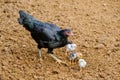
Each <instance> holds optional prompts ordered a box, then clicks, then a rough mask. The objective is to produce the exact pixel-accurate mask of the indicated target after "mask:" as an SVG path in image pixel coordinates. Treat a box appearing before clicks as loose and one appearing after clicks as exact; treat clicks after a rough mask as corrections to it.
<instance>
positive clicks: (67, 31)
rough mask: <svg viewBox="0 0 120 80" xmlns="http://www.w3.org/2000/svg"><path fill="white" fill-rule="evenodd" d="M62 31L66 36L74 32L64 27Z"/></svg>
mask: <svg viewBox="0 0 120 80" xmlns="http://www.w3.org/2000/svg"><path fill="white" fill-rule="evenodd" d="M62 33H63V35H65V36H72V35H73V33H72V31H71V30H70V29H63V30H62Z"/></svg>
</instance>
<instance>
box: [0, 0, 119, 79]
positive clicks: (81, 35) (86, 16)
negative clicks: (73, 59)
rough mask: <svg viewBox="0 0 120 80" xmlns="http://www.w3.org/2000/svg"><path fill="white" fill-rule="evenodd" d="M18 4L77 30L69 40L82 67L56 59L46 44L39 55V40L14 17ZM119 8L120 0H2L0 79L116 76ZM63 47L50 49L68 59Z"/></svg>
mask: <svg viewBox="0 0 120 80" xmlns="http://www.w3.org/2000/svg"><path fill="white" fill-rule="evenodd" d="M19 10H24V11H25V12H28V13H29V14H31V15H32V16H34V17H35V18H37V19H38V20H41V21H43V22H51V23H54V24H56V25H58V26H60V27H61V28H62V29H65V28H71V29H72V30H73V32H74V34H75V35H74V39H73V38H72V37H70V38H69V40H70V41H72V42H73V43H74V44H76V45H77V48H76V49H75V52H79V51H81V52H82V53H83V58H84V59H85V60H86V61H87V66H86V67H85V68H83V70H82V71H80V70H79V66H78V64H76V65H74V66H70V65H68V66H64V65H57V64H56V63H55V62H54V61H53V59H51V58H50V57H49V55H46V54H47V53H46V52H47V50H46V49H42V52H43V57H44V59H43V60H42V61H41V60H40V59H39V58H38V57H37V53H38V51H37V50H38V49H37V47H36V46H37V44H36V43H35V41H34V40H32V38H31V36H30V33H29V32H28V31H26V30H25V29H24V28H23V27H22V26H20V25H19V24H18V22H17V19H18V18H19V15H18V11H19ZM119 14H120V0H28V1H27V0H0V80H120V49H119V48H120V45H119V44H120V15H119ZM16 44H17V45H16ZM101 44H102V45H101ZM23 45H26V47H23ZM65 50H66V48H65V47H64V48H60V49H55V50H54V53H55V55H56V56H58V57H59V58H60V59H61V60H63V61H65V62H67V63H69V59H68V58H67V57H66V56H65ZM52 71H57V72H58V74H57V72H53V73H52Z"/></svg>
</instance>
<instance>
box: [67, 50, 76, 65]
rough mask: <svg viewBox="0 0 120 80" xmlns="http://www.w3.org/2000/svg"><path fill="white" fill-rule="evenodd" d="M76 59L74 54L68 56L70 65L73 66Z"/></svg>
mask: <svg viewBox="0 0 120 80" xmlns="http://www.w3.org/2000/svg"><path fill="white" fill-rule="evenodd" d="M76 58H77V54H76V52H71V53H70V55H69V60H70V64H74V63H75V60H76Z"/></svg>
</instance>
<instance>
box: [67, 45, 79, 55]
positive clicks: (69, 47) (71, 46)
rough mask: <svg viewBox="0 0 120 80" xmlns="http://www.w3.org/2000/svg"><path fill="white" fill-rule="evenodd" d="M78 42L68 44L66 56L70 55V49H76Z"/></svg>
mask: <svg viewBox="0 0 120 80" xmlns="http://www.w3.org/2000/svg"><path fill="white" fill-rule="evenodd" d="M76 47H77V45H76V44H67V45H66V56H67V55H68V52H69V51H74V50H75V49H76Z"/></svg>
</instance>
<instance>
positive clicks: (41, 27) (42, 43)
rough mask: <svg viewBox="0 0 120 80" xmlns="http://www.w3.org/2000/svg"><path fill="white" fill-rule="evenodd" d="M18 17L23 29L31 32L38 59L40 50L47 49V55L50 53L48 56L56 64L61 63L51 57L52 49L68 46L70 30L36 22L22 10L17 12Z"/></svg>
mask: <svg viewBox="0 0 120 80" xmlns="http://www.w3.org/2000/svg"><path fill="white" fill-rule="evenodd" d="M19 15H20V18H19V19H18V22H19V24H21V25H23V27H25V28H26V29H27V30H28V31H30V32H31V36H32V38H33V39H34V40H35V41H36V42H37V44H38V49H39V57H41V48H48V53H50V56H51V57H52V58H54V59H55V60H56V61H57V62H59V63H60V62H62V61H61V60H60V59H58V58H57V57H55V56H54V55H53V49H54V48H58V47H64V46H65V45H66V44H70V42H69V41H68V39H67V38H68V36H69V35H72V32H71V30H70V29H60V28H59V27H58V26H56V25H54V24H51V23H44V22H41V21H38V20H37V19H35V18H33V17H32V16H31V15H29V14H27V13H25V12H24V11H22V10H20V11H19Z"/></svg>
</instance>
